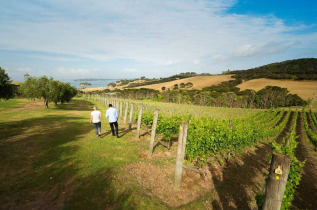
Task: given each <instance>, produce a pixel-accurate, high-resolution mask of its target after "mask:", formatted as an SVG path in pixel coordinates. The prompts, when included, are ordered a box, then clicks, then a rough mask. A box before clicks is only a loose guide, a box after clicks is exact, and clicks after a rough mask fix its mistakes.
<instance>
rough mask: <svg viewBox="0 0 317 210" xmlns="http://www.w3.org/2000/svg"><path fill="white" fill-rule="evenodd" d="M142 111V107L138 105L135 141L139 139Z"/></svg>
mask: <svg viewBox="0 0 317 210" xmlns="http://www.w3.org/2000/svg"><path fill="white" fill-rule="evenodd" d="M142 111H143V105H142V104H140V106H139V116H138V127H137V131H136V137H137V139H140V130H141V121H142Z"/></svg>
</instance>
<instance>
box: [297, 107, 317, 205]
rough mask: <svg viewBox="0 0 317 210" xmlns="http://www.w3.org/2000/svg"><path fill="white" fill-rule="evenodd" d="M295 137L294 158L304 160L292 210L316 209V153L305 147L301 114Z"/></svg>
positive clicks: (305, 137) (305, 138)
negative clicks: (297, 136)
mask: <svg viewBox="0 0 317 210" xmlns="http://www.w3.org/2000/svg"><path fill="white" fill-rule="evenodd" d="M296 135H299V138H298V139H297V141H298V142H299V144H298V146H297V148H296V156H297V158H298V159H299V160H300V161H304V160H306V164H305V166H304V168H303V172H302V175H303V176H302V180H301V182H300V185H299V187H298V188H297V190H296V193H295V199H294V201H293V208H294V209H311V210H313V209H316V207H317V153H316V152H313V151H312V149H310V148H309V147H308V145H307V141H309V139H307V136H306V134H305V130H304V127H303V118H302V113H299V115H298V120H297V126H296Z"/></svg>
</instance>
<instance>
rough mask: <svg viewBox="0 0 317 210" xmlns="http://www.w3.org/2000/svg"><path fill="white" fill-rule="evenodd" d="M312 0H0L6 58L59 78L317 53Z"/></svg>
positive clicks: (221, 66) (166, 71)
mask: <svg viewBox="0 0 317 210" xmlns="http://www.w3.org/2000/svg"><path fill="white" fill-rule="evenodd" d="M316 2H317V1H315V0H303V1H298V0H275V1H274V0H181V1H180V0H115V1H113V0H111V1H110V0H0V5H1V7H0V31H1V32H0V66H1V67H2V68H4V69H5V70H6V72H7V73H8V74H9V76H10V77H11V78H12V79H13V80H23V75H24V74H25V73H29V74H30V75H32V76H41V75H47V76H52V77H54V78H56V79H76V78H87V77H88V78H109V79H110V78H111V79H123V78H137V77H140V76H146V77H149V78H153V77H165V76H170V75H174V74H177V73H180V72H187V71H195V72H198V73H203V72H206V73H214V74H218V73H221V72H222V71H225V70H227V69H230V70H235V69H247V68H251V67H256V66H259V65H263V64H268V63H272V62H279V61H283V60H289V59H295V58H305V57H317V15H316V14H317V9H316V8H317V3H316Z"/></svg>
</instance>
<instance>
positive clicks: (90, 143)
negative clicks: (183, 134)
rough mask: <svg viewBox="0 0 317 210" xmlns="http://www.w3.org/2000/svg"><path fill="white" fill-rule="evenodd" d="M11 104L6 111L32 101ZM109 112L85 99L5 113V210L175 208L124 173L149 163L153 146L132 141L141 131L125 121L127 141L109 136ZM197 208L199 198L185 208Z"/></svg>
mask: <svg viewBox="0 0 317 210" xmlns="http://www.w3.org/2000/svg"><path fill="white" fill-rule="evenodd" d="M2 103H3V102H2ZM5 103H7V104H2V105H1V108H2V109H3V110H10V109H12V108H13V107H17V106H20V105H22V104H27V103H29V102H28V101H27V100H24V99H14V100H9V101H6V102H5ZM94 104H97V105H99V107H100V111H101V112H102V114H103V119H102V133H103V137H102V138H98V137H96V135H95V132H94V128H93V125H92V124H90V112H91V110H92V106H93V105H94ZM104 114H105V107H103V106H101V105H100V104H98V103H96V102H92V101H84V100H81V99H75V100H73V101H71V102H70V103H68V104H63V105H57V106H54V105H53V104H50V108H49V109H45V108H44V107H36V108H32V109H29V110H24V111H15V110H11V111H9V112H3V113H0V165H1V171H0V209H107V208H110V209H169V207H168V206H167V205H165V204H164V203H163V202H162V201H160V200H159V199H157V198H155V197H150V196H149V195H148V194H149V193H148V189H144V188H142V187H141V186H140V185H139V184H138V183H137V181H135V180H134V179H133V178H132V177H130V176H129V175H128V174H127V172H126V171H125V170H124V167H125V166H127V165H129V164H131V163H135V162H138V161H147V160H140V159H139V153H138V152H139V151H140V150H142V151H144V150H146V149H147V148H148V142H147V141H132V140H130V138H131V137H134V135H135V133H132V132H128V131H127V130H125V128H123V127H122V126H121V127H120V121H119V128H120V131H119V135H120V136H121V138H119V139H117V138H115V137H113V136H111V135H109V129H110V128H109V125H108V123H107V121H106V119H105V118H104ZM105 128H106V129H107V130H105ZM193 206H194V207H195V208H203V205H202V204H201V202H199V200H198V201H196V202H195V203H194V204H193V203H192V204H189V205H187V206H184V207H183V208H192V207H193Z"/></svg>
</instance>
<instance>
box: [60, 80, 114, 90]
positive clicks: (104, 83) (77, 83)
mask: <svg viewBox="0 0 317 210" xmlns="http://www.w3.org/2000/svg"><path fill="white" fill-rule="evenodd" d="M60 81H62V82H68V83H70V85H72V86H75V87H76V88H77V89H82V88H85V86H80V83H83V82H85V83H86V82H87V83H90V84H91V85H90V86H86V88H92V87H106V86H107V85H108V84H110V83H113V82H116V81H118V80H113V79H109V80H108V79H107V80H93V81H91V80H85V81H84V80H81V81H75V80H73V79H63V80H60Z"/></svg>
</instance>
